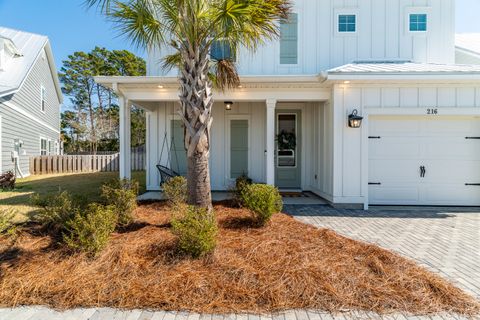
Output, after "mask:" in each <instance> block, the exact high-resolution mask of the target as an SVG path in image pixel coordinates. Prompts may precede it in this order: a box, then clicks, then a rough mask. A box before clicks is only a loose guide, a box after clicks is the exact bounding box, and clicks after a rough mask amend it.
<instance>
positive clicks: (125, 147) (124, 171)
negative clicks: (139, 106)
mask: <svg viewBox="0 0 480 320" xmlns="http://www.w3.org/2000/svg"><path fill="white" fill-rule="evenodd" d="M118 104H119V108H120V110H119V111H120V179H131V177H132V167H131V152H132V150H131V142H130V135H131V122H130V102H129V101H128V100H126V99H125V98H124V97H122V96H119V97H118Z"/></svg>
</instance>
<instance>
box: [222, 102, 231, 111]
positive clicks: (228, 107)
mask: <svg viewBox="0 0 480 320" xmlns="http://www.w3.org/2000/svg"><path fill="white" fill-rule="evenodd" d="M224 103H225V110H227V111H230V110H232V106H233V102H232V101H225V102H224Z"/></svg>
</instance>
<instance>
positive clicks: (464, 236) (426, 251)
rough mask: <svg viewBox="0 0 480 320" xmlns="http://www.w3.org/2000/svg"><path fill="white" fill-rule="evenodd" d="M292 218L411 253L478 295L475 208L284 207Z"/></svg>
mask: <svg viewBox="0 0 480 320" xmlns="http://www.w3.org/2000/svg"><path fill="white" fill-rule="evenodd" d="M285 210H286V211H287V212H288V213H290V214H292V215H293V216H294V217H296V218H297V219H299V220H301V221H303V222H305V223H310V224H313V225H315V226H317V227H323V228H330V229H333V230H335V231H337V232H338V233H340V234H342V235H345V236H347V237H350V238H354V239H358V240H363V241H367V242H371V243H375V244H378V245H379V246H381V247H384V248H387V249H391V250H394V251H396V252H398V253H400V254H402V255H404V256H407V257H410V258H413V259H414V260H416V261H417V262H419V263H420V264H421V265H423V266H426V267H427V268H429V269H430V270H432V271H435V272H438V273H440V274H441V275H442V276H443V277H445V278H448V279H449V280H451V281H452V282H453V283H455V284H456V285H457V286H458V287H460V288H462V289H464V290H465V291H467V292H469V293H471V294H473V295H475V296H476V297H478V298H480V208H415V207H412V208H409V207H373V208H371V209H370V210H369V211H363V210H346V209H334V208H330V207H326V206H286V208H285Z"/></svg>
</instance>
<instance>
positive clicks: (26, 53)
mask: <svg viewBox="0 0 480 320" xmlns="http://www.w3.org/2000/svg"><path fill="white" fill-rule="evenodd" d="M0 37H2V38H4V39H8V40H10V41H11V42H12V43H13V45H14V46H15V49H16V50H17V51H18V52H16V57H15V58H14V59H13V60H12V61H11V62H10V63H9V65H8V68H6V70H5V71H2V72H0V97H2V96H6V95H9V94H13V93H15V92H17V91H18V90H20V88H21V86H22V84H23V82H24V81H25V79H26V78H27V76H28V75H29V73H30V71H31V70H32V68H33V66H34V65H35V62H36V61H37V59H38V57H39V56H40V54H41V53H42V49H44V48H45V52H46V55H47V58H48V61H49V65H50V71H51V73H52V77H53V81H54V83H55V89H56V91H57V96H58V99H59V101H60V102H63V95H62V90H61V86H60V82H59V80H58V75H57V70H56V68H55V61H54V59H53V53H52V49H51V47H50V43H49V41H48V38H47V37H46V36H42V35H38V34H33V33H28V32H24V31H18V30H14V29H9V28H5V27H0Z"/></svg>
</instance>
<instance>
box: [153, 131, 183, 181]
mask: <svg viewBox="0 0 480 320" xmlns="http://www.w3.org/2000/svg"><path fill="white" fill-rule="evenodd" d="M165 147H166V148H167V152H168V157H167V163H166V166H164V165H161V164H160V163H158V164H157V169H158V171H159V172H160V178H161V180H160V186H162V185H163V184H164V183H165V182H167V181H168V180H170V179H172V178H174V177H179V176H181V175H180V174H179V173H178V171H180V167H179V162H178V155H177V152H176V149H175V137H174V136H173V135H172V141H171V143H170V145H168V136H167V131H165V136H164V138H163V144H162V151H161V152H160V162H161V161H162V159H163V152H164V150H165ZM172 148H173V150H174V153H175V162H176V165H177V168H176V169H177V171H174V170H173V169H172V161H171V155H172Z"/></svg>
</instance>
